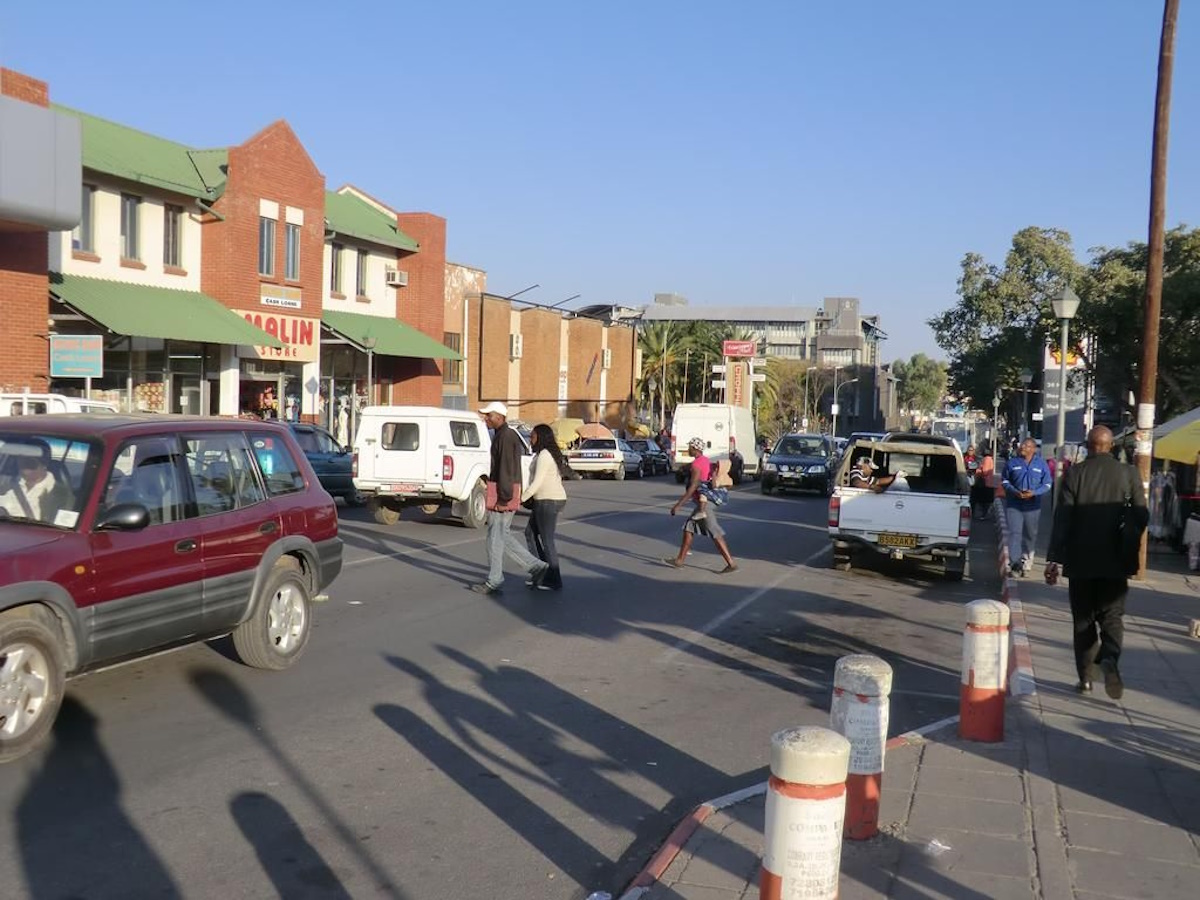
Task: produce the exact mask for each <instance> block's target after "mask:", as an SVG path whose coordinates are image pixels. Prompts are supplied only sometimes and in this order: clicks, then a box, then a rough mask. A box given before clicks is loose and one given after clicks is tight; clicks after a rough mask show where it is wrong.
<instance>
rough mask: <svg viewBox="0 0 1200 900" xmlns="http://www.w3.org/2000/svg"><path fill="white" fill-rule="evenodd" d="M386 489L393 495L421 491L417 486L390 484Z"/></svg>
mask: <svg viewBox="0 0 1200 900" xmlns="http://www.w3.org/2000/svg"><path fill="white" fill-rule="evenodd" d="M388 487H389V488H391V490H392V493H394V494H415V493H417V492H418V491H420V490H421V486H420V485H419V484H391V485H388Z"/></svg>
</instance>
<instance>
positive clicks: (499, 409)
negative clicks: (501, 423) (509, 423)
mask: <svg viewBox="0 0 1200 900" xmlns="http://www.w3.org/2000/svg"><path fill="white" fill-rule="evenodd" d="M480 412H481V413H483V414H484V415H485V416H486V415H487V414H488V413H496V415H499V416H504V418H506V419H507V418H508V407H507V406H505V405H504V404H503V403H501V402H500V401H499V400H493V401H492V402H491V403H489V404H488V405H487V406H485V407H484V408H483V409H481V410H480Z"/></svg>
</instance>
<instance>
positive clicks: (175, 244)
mask: <svg viewBox="0 0 1200 900" xmlns="http://www.w3.org/2000/svg"><path fill="white" fill-rule="evenodd" d="M172 251H173V252H172ZM163 265H164V266H170V267H172V268H174V269H181V268H183V207H182V206H178V205H176V204H174V203H164V204H163Z"/></svg>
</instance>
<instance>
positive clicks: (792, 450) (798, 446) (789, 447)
mask: <svg viewBox="0 0 1200 900" xmlns="http://www.w3.org/2000/svg"><path fill="white" fill-rule="evenodd" d="M774 452H775V454H777V455H779V456H827V455H828V454H827V452H826V449H825V442H824V441H823V440H821V439H820V438H816V437H811V438H808V437H785V438H783V439H781V440H780V441H779V443H778V444H776V445H775V450H774Z"/></svg>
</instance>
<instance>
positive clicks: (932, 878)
mask: <svg viewBox="0 0 1200 900" xmlns="http://www.w3.org/2000/svg"><path fill="white" fill-rule="evenodd" d="M891 896H892V898H893V900H935V898H939V900H940V898H945V900H1030V898H1031V897H1033V896H1034V891H1033V884H1032V882H1031V881H1030V879H1028V878H1005V877H1003V876H1000V875H981V874H979V873H976V872H939V871H937V870H935V869H926V870H924V871H918V872H914V873H912V874H906V875H905V876H904V877H903V878H901V879H898V880H897V881H896V884H895V885H894V886H893V888H892V893H891ZM1048 900H1049V898H1048ZM1055 900H1058V898H1055ZM1064 900H1065V898H1064Z"/></svg>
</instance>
